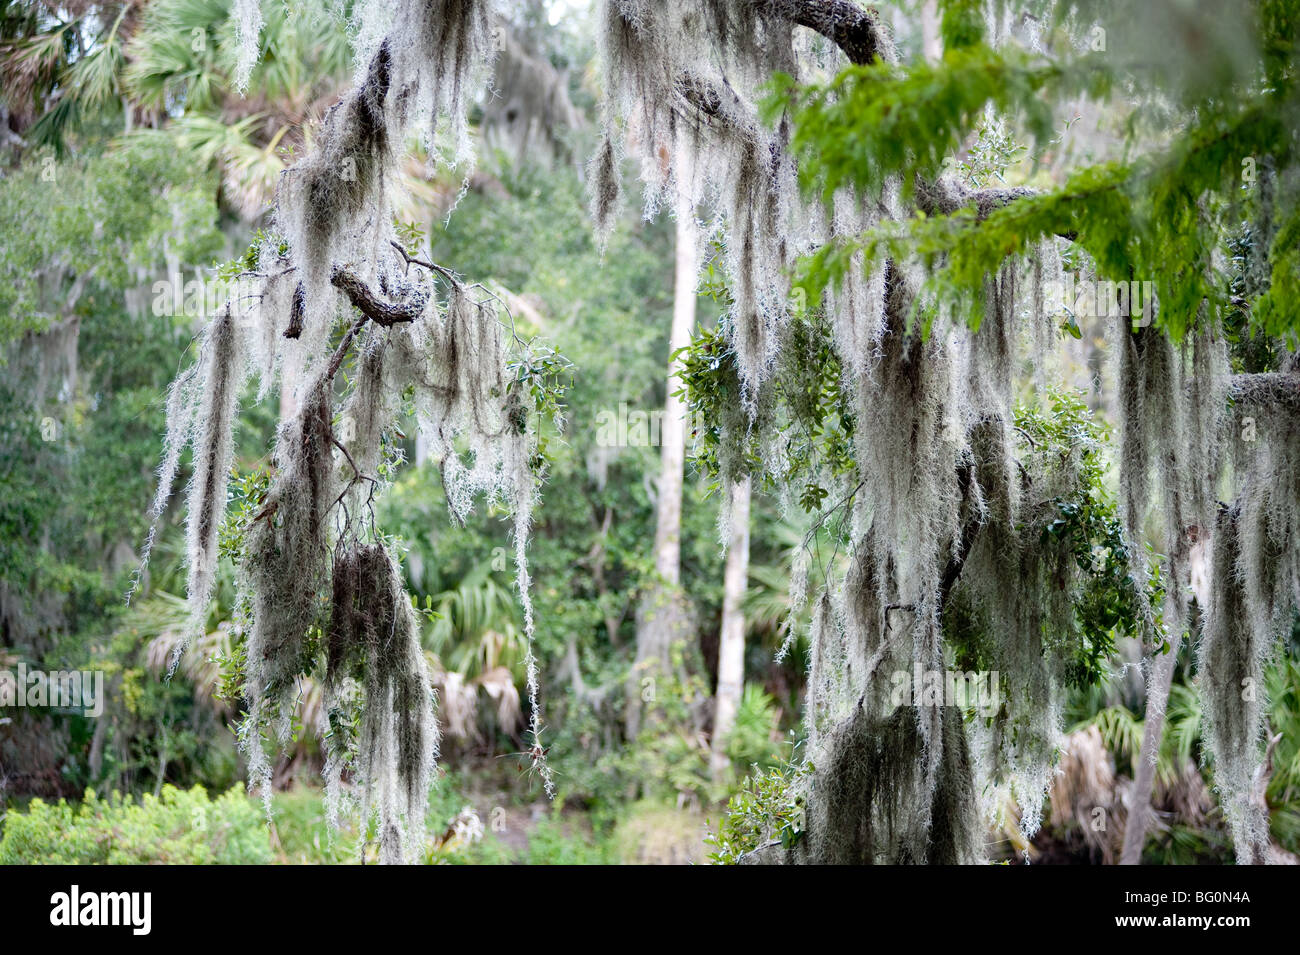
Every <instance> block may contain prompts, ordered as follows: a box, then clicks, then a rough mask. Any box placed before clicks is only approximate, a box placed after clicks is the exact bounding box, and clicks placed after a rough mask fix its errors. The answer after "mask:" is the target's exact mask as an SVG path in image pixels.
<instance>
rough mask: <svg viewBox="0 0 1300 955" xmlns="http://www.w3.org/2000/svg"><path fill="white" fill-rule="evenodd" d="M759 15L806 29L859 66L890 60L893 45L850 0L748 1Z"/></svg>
mask: <svg viewBox="0 0 1300 955" xmlns="http://www.w3.org/2000/svg"><path fill="white" fill-rule="evenodd" d="M750 5H751V6H753V7H754V8H755V9H756V10H757V11H758V12H759V13H761V14H763V15H765V16H768V17H773V18H775V19H780V20H788V21H790V22H791V23H794V24H796V25H798V26H801V27H807V28H808V29H810V30H813V31H814V32H816V33H820V34H821V35H822V36H824V37H826V39H828V40H830V41H831V42H832V43H834V44H835V45H836V46H838V47H839V48H840V49H841V50H843V51H844V55H845V56H847V57H848V58H849V62H851V63H854V64H856V65H858V66H863V65H865V64H868V63H874V62H876V61H877V60H880V59H885V58H886V57H891V56H892V53H893V44H892V43H891V42H890V40H889V37H888V35H887V34H886V33H885V31H884V29H883V28H882V27H881V25H880V21H879V19H878V18H877V16H876V15H875V14H874V13H872V12H870V11H869V10H864V9H863V8H862V7H859V6H858V5H857V4H855V3H851V2H850V0H750Z"/></svg>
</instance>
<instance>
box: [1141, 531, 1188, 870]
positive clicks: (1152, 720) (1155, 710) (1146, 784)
mask: <svg viewBox="0 0 1300 955" xmlns="http://www.w3.org/2000/svg"><path fill="white" fill-rule="evenodd" d="M1209 548H1210V537H1209V534H1207V533H1206V532H1205V531H1204V530H1201V529H1198V531H1197V533H1196V535H1195V540H1194V541H1193V543H1192V545H1191V548H1190V550H1189V553H1188V557H1187V560H1188V565H1189V566H1188V576H1189V579H1190V581H1191V585H1192V593H1193V594H1194V595H1195V597H1196V604H1197V607H1198V608H1204V607H1205V606H1207V602H1208V601H1209V599H1210V585H1209V581H1210V578H1209V573H1208V568H1207V566H1206V561H1207V560H1208V557H1209V552H1210V551H1209ZM1181 644H1182V634H1181V633H1179V634H1178V635H1177V636H1176V637H1175V638H1174V640H1173V646H1171V647H1170V648H1169V652H1168V653H1167V654H1165V655H1164V656H1162V657H1160V659H1158V660H1156V661H1155V662H1154V663H1153V664H1152V666H1151V679H1150V681H1149V683H1148V685H1147V705H1146V717H1145V720H1144V724H1143V729H1142V752H1141V753H1140V754H1139V755H1138V765H1137V767H1136V773H1135V775H1136V777H1137V778H1136V779H1134V781H1133V801H1132V804H1131V805H1130V806H1129V810H1128V822H1127V823H1126V824H1125V826H1124V848H1123V850H1122V851H1121V852H1120V857H1119V864H1120V865H1141V864H1142V847H1143V846H1144V845H1145V844H1146V836H1147V828H1148V826H1149V825H1150V822H1151V793H1152V791H1153V790H1154V789H1155V781H1156V757H1157V756H1158V755H1159V753H1160V740H1161V737H1163V736H1164V731H1165V708H1166V706H1167V705H1168V704H1169V690H1170V688H1171V687H1172V686H1173V684H1174V671H1175V670H1176V669H1177V664H1178V648H1179V646H1180V645H1181Z"/></svg>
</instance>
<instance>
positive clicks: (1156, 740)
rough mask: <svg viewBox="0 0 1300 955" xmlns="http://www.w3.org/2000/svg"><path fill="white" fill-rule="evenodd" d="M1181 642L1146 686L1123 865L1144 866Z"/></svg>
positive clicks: (1160, 661) (1173, 646) (1175, 641)
mask: <svg viewBox="0 0 1300 955" xmlns="http://www.w3.org/2000/svg"><path fill="white" fill-rule="evenodd" d="M1182 642H1183V638H1182V634H1179V635H1178V636H1176V637H1174V638H1173V639H1172V640H1171V646H1170V647H1169V652H1168V653H1166V654H1164V656H1161V657H1158V658H1157V659H1156V660H1155V662H1153V663H1152V664H1151V679H1150V680H1149V681H1148V683H1147V709H1146V720H1145V724H1144V726H1143V729H1142V752H1141V753H1140V754H1139V755H1138V761H1137V766H1136V767H1135V769H1136V773H1135V775H1136V776H1137V778H1136V779H1135V780H1134V782H1133V802H1132V804H1131V805H1130V806H1129V809H1128V822H1127V823H1126V824H1125V826H1124V849H1123V851H1122V852H1121V853H1120V857H1119V864H1120V865H1140V864H1141V862H1142V846H1143V844H1144V843H1145V842H1146V834H1147V824H1148V822H1149V820H1150V818H1151V791H1152V790H1153V789H1154V788H1155V780H1156V757H1157V755H1158V754H1159V752H1160V738H1161V737H1162V736H1163V735H1164V730H1165V705H1166V704H1167V703H1168V702H1169V688H1170V687H1171V686H1173V682H1174V670H1175V669H1176V667H1177V663H1178V646H1179V644H1181V643H1182Z"/></svg>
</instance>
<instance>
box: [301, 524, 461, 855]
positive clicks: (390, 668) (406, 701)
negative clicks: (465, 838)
mask: <svg viewBox="0 0 1300 955" xmlns="http://www.w3.org/2000/svg"><path fill="white" fill-rule="evenodd" d="M325 639H326V661H327V675H326V706H327V710H328V719H329V722H330V735H329V737H328V752H327V773H326V779H327V786H328V790H329V792H328V798H327V804H328V806H329V811H330V812H331V813H333V814H335V815H337V813H338V803H339V795H338V793H339V789H340V778H341V776H342V773H343V771H344V768H345V767H346V768H350V769H351V770H352V771H353V772H354V773H355V775H356V776H357V777H359V778H360V779H361V780H362V782H363V786H362V792H363V797H362V801H361V817H362V820H363V822H365V821H369V820H370V819H371V818H373V819H374V820H375V822H376V831H377V832H378V833H379V843H380V850H379V851H380V859H381V861H383V862H385V863H400V862H404V861H406V862H415V861H419V860H420V856H421V854H422V853H423V850H424V812H425V801H426V797H427V793H428V790H429V785H430V782H431V781H432V776H433V769H434V765H435V763H436V760H437V754H438V728H437V722H436V720H435V719H434V714H433V691H432V689H431V688H430V683H429V674H428V670H427V667H426V664H425V662H424V651H423V650H422V649H421V647H420V638H419V627H418V625H417V623H416V620H415V614H414V611H413V610H412V608H411V603H410V599H409V598H408V597H407V594H406V589H405V585H404V584H403V582H402V576H401V571H400V570H399V568H398V566H397V562H396V561H395V560H393V558H392V555H391V554H389V552H388V550H387V549H386V548H384V547H383V546H381V545H379V544H366V545H355V546H350V547H348V548H346V549H341V550H340V551H339V552H338V553H336V555H335V557H334V566H333V593H332V599H331V604H330V619H329V624H328V627H327V628H326V631H325ZM358 689H361V690H362V691H363V692H364V701H365V705H364V708H363V709H362V718H361V721H360V725H359V726H358V728H357V732H356V736H357V739H356V740H355V741H347V742H349V743H351V744H352V745H347V744H346V743H345V740H344V739H343V737H346V736H347V729H346V727H347V717H346V713H347V711H348V708H349V705H350V703H351V698H352V697H354V695H355V693H356V691H357V690H358ZM354 749H355V757H353V756H352V755H351V754H352V753H353V751H354ZM364 830H365V826H364V825H363V826H362V831H363V832H364Z"/></svg>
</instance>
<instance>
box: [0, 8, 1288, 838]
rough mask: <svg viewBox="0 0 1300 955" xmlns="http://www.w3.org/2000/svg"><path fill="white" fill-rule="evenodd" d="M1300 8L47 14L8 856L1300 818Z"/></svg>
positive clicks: (2, 397)
mask: <svg viewBox="0 0 1300 955" xmlns="http://www.w3.org/2000/svg"><path fill="white" fill-rule="evenodd" d="M1298 27H1300V3H1296V2H1295V0H1251V2H1248V3H1241V4H1234V5H1225V4H1220V3H1215V2H1212V0H1150V2H1144V3H1132V2H1119V0H1115V2H1108V0H1075V2H1068V3H1067V2H1051V0H1028V2H1021V3H1015V2H1010V0H1005V2H1004V0H991V2H985V0H978V2H976V0H899V2H897V3H889V4H875V5H872V6H870V7H868V6H867V5H866V4H861V3H857V2H854V0H596V2H590V3H587V2H577V0H517V2H512V3H497V2H491V0H458V2H452V0H400V2H398V3H386V2H382V0H357V2H348V0H291V2H283V3H282V2H265V3H259V2H258V0H130V2H124V3H123V2H116V3H96V2H74V3H64V4H54V3H45V2H35V0H12V2H2V3H0V74H3V76H4V96H3V99H2V100H0V120H3V122H0V152H2V153H3V156H2V157H0V158H2V159H3V166H2V167H0V168H2V169H3V173H2V175H0V224H2V227H3V234H4V236H5V241H4V243H3V246H2V247H0V274H2V275H3V278H4V281H0V359H2V360H3V362H4V366H3V369H4V370H3V373H0V435H2V436H3V437H2V438H0V528H2V529H3V532H2V533H0V711H3V712H2V713H0V809H2V810H3V813H4V814H3V815H0V858H3V859H4V860H5V861H14V862H18V861H47V860H48V859H49V858H50V857H51V854H52V853H55V852H56V850H55V849H54V848H51V847H52V846H56V845H57V846H59V848H58V849H57V854H58V858H60V859H62V860H65V861H98V862H104V861H107V862H119V861H121V862H128V861H145V860H151V859H155V858H156V860H157V861H190V862H209V861H212V862H237V861H249V862H266V861H280V862H289V861H313V862H346V861H356V860H358V859H360V860H370V859H378V860H380V861H385V862H401V861H406V862H462V861H470V862H501V861H530V862H614V861H623V862H683V861H704V860H707V859H712V860H713V861H717V862H724V863H736V862H746V863H754V862H764V863H791V862H814V863H825V862H831V863H954V862H960V863H977V862H987V861H1014V862H1026V861H1048V862H1106V863H1111V862H1121V861H1122V862H1125V863H1136V862H1139V861H1143V862H1148V863H1151V862H1166V863H1181V862H1193V861H1196V862H1215V863H1222V862H1232V861H1237V862H1252V863H1264V862H1285V861H1292V862H1294V861H1295V853H1296V852H1297V851H1300V802H1298V801H1297V798H1298V797H1297V793H1300V788H1297V787H1298V786H1300V662H1298V661H1300V616H1298V615H1297V610H1298V608H1300V543H1298V541H1300V416H1298V414H1297V413H1298V412H1300V360H1298V359H1297V348H1298V347H1300V312H1298V311H1297V309H1298V308H1300V306H1298V305H1297V302H1300V218H1297V216H1298V213H1297V210H1298V209H1300V203H1298V202H1297V201H1296V200H1297V195H1296V193H1297V190H1298V189H1300V154H1298V153H1297V146H1298V144H1297V141H1296V137H1297V130H1300V90H1298V89H1297V79H1298V78H1297V47H1296V44H1297V42H1300V29H1297V28H1298ZM173 490H176V491H179V493H173ZM151 502H152V504H151ZM128 594H129V599H127V600H124V596H126V595H128ZM71 671H86V672H88V673H99V674H101V675H102V678H103V690H102V700H101V702H102V704H103V705H102V707H101V709H102V713H100V714H95V715H89V714H90V708H89V707H81V706H80V705H77V704H76V703H75V701H74V702H73V703H72V704H70V703H69V701H68V700H66V699H64V700H61V701H58V702H52V700H51V695H50V693H48V692H46V689H48V688H49V687H51V686H54V685H56V684H57V683H58V681H59V674H61V673H68V672H71ZM31 674H36V675H35V676H32V677H31V679H30V680H28V676H29V675H31ZM42 681H43V682H42ZM38 684H39V685H40V686H41V687H43V688H45V689H42V691H41V696H40V697H39V701H38V697H37V696H35V695H34V694H35V688H36V687H37V685H38ZM241 785H246V786H247V787H248V789H250V790H256V791H257V793H258V794H259V795H260V796H261V797H262V799H263V800H264V809H263V807H261V806H257V805H255V804H251V803H250V795H246V794H244V793H242V792H241V791H240V790H239V788H238V787H240V786H241ZM195 812H201V813H203V814H205V818H206V814H208V813H211V814H213V816H214V817H219V818H220V819H221V820H222V824H221V826H220V831H221V833H222V836H221V837H220V839H218V838H217V837H216V836H212V837H211V838H209V837H206V836H202V835H199V836H196V834H195V833H194V832H187V831H186V830H185V828H184V825H183V818H184V816H185V815H186V814H187V813H190V814H192V813H195ZM268 817H269V822H270V824H269V826H268V825H267V822H268ZM706 820H708V821H706ZM105 828H112V829H114V830H116V831H124V832H128V833H130V834H131V835H130V838H129V839H127V840H125V841H124V842H123V843H122V844H121V846H120V848H119V849H115V850H114V851H113V852H112V853H109V854H108V855H105V854H104V850H103V848H102V846H103V840H102V839H100V838H98V837H97V836H96V835H95V834H96V833H98V832H101V831H103V830H104V829H105ZM61 831H71V832H75V833H78V834H79V835H78V836H77V838H76V839H75V840H73V841H71V842H68V843H66V844H64V843H60V842H59V841H58V839H57V838H56V835H55V834H56V833H58V832H61ZM340 831H341V832H342V835H341V836H340V835H337V833H339V832H340ZM150 832H156V833H157V842H156V847H155V848H152V849H151V848H150V847H149V846H150V837H149V835H148V833H150ZM69 847H71V848H69ZM151 853H156V855H151Z"/></svg>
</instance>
